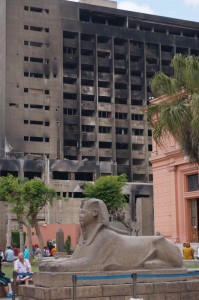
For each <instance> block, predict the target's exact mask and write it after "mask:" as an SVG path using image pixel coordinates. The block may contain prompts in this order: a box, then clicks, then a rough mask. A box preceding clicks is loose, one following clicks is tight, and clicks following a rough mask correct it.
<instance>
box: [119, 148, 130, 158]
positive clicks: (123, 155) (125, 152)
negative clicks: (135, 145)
mask: <svg viewBox="0 0 199 300" xmlns="http://www.w3.org/2000/svg"><path fill="white" fill-rule="evenodd" d="M116 156H117V157H118V158H126V157H129V150H128V149H127V150H122V149H116Z"/></svg>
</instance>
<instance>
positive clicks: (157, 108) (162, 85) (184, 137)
mask: <svg viewBox="0 0 199 300" xmlns="http://www.w3.org/2000/svg"><path fill="white" fill-rule="evenodd" d="M172 66H173V76H170V77H169V76H167V75H165V74H164V73H162V72H159V73H157V74H156V75H155V76H154V77H153V78H152V80H151V90H152V93H153V95H154V96H155V97H160V96H163V95H166V96H167V100H166V101H164V100H162V101H161V99H160V102H159V103H157V104H149V106H148V111H147V114H148V120H149V122H150V124H151V126H152V130H153V137H154V139H155V141H156V143H157V144H158V145H159V146H161V147H163V146H164V145H165V139H164V137H165V136H168V135H170V136H172V137H173V138H174V139H175V140H176V141H177V142H178V144H179V146H180V148H181V150H182V151H183V152H184V154H185V155H186V156H188V157H189V160H190V162H193V163H196V164H199V57H195V56H183V55H181V54H176V55H175V56H174V58H173V60H172Z"/></svg>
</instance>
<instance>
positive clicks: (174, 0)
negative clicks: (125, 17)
mask: <svg viewBox="0 0 199 300" xmlns="http://www.w3.org/2000/svg"><path fill="white" fill-rule="evenodd" d="M117 3H118V8H119V9H125V10H132V11H138V12H143V13H148V14H153V15H159V16H165V17H170V18H177V19H184V20H190V21H196V22H199V0H117Z"/></svg>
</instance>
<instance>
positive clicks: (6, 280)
mask: <svg viewBox="0 0 199 300" xmlns="http://www.w3.org/2000/svg"><path fill="white" fill-rule="evenodd" d="M1 261H2V256H0V283H1V284H2V285H3V286H4V289H5V291H6V293H7V298H12V296H13V291H12V287H11V281H10V278H8V277H6V275H5V274H4V273H3V272H2V270H1V267H2V264H1Z"/></svg>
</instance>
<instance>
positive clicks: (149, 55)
mask: <svg viewBox="0 0 199 300" xmlns="http://www.w3.org/2000/svg"><path fill="white" fill-rule="evenodd" d="M146 57H147V58H159V50H151V49H146Z"/></svg>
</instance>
